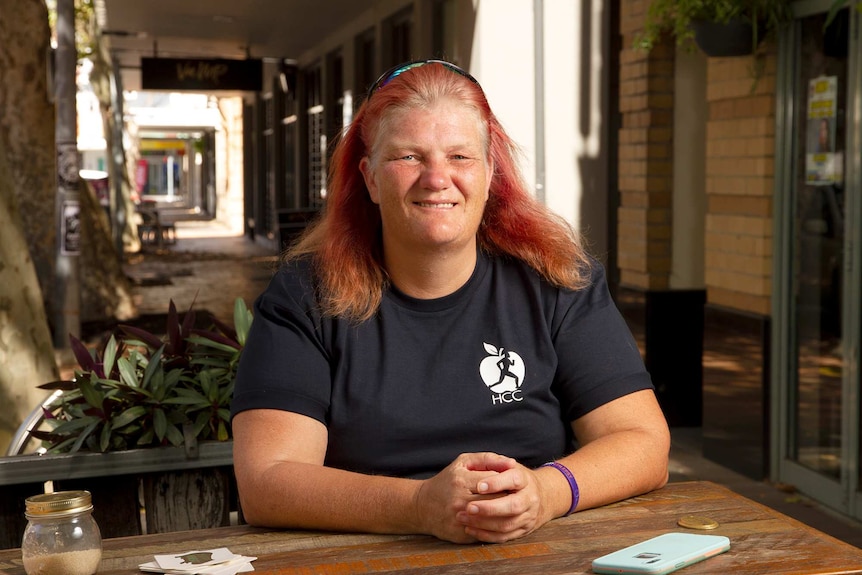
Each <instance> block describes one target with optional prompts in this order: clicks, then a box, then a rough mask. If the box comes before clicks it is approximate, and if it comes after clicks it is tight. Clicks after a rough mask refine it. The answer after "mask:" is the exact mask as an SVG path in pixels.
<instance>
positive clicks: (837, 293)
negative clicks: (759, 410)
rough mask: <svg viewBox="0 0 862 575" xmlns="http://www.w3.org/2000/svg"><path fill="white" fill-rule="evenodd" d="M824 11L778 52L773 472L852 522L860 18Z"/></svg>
mask: <svg viewBox="0 0 862 575" xmlns="http://www.w3.org/2000/svg"><path fill="white" fill-rule="evenodd" d="M830 3H831V2H829V1H826V2H823V3H821V5H817V3H812V2H807V3H806V5H808V6H811V5H812V4H814V5H817V6H816V7H817V8H818V9H819V12H814V13H812V14H808V15H801V16H802V17H801V18H800V19H799V20H798V21H797V23H796V24H795V26H794V27H793V30H792V31H791V32H788V34H786V35H785V37H784V38H783V40H782V42H781V49H780V58H779V60H780V62H779V68H780V69H781V70H782V71H781V72H780V73H779V85H778V94H779V97H778V102H779V108H778V118H777V120H778V129H777V138H778V142H779V146H778V150H779V151H778V154H777V157H776V161H777V163H776V174H777V176H776V177H777V185H776V205H775V210H776V241H775V247H776V249H775V254H776V256H775V257H776V275H775V278H776V281H775V286H774V293H775V297H774V310H775V314H774V315H775V319H776V321H775V325H776V337H775V340H774V341H775V344H774V347H773V350H774V352H775V353H774V356H775V357H774V360H775V361H774V363H773V367H774V369H773V383H772V390H773V392H774V393H773V398H774V400H773V408H774V410H773V413H774V414H775V415H777V417H776V419H777V424H775V425H773V430H774V433H773V437H775V438H777V439H776V440H774V441H773V466H772V467H773V469H772V473H773V476H774V478H775V479H777V480H779V481H781V482H785V483H790V484H793V485H795V486H796V487H797V488H799V489H800V490H801V491H802V492H803V493H806V494H808V495H810V496H812V497H814V498H815V499H817V500H819V501H821V502H822V503H824V504H826V505H828V506H830V507H833V508H835V509H837V510H839V511H842V512H844V513H848V514H857V511H856V509H855V507H856V501H857V500H859V499H860V498H859V497H857V496H856V495H855V493H856V492H857V490H858V486H859V484H860V477H859V471H858V470H859V460H860V452H859V449H860V447H859V429H860V427H859V407H860V406H859V399H858V398H859V387H860V385H859V383H860V382H859V367H858V361H857V359H856V358H858V349H859V319H858V316H859V309H860V302H859V300H860V295H859V285H860V277H859V276H860V271H859V269H860V266H859V256H858V252H859V248H858V246H859V239H858V237H859V228H860V227H862V218H860V217H858V215H854V214H856V212H858V211H859V184H858V173H859V167H858V165H857V164H858V158H857V156H858V152H857V151H854V150H858V149H859V148H858V143H857V140H858V133H859V116H858V110H857V109H856V107H858V100H859V97H860V90H859V78H858V74H856V73H855V66H858V57H857V55H856V54H857V53H858V46H859V45H858V41H856V40H851V38H852V36H851V34H850V31H851V29H855V27H856V25H857V23H856V20H857V19H858V16H857V15H856V14H855V13H853V12H851V11H850V10H849V9H845V10H843V11H841V12H839V13H838V14H837V16H836V17H835V18H834V20H832V21H831V22H829V23H828V24H827V15H826V10H827V9H828V7H829V4H830ZM854 246H856V249H855V250H854V249H853V248H854Z"/></svg>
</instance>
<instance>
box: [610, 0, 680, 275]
mask: <svg viewBox="0 0 862 575" xmlns="http://www.w3.org/2000/svg"><path fill="white" fill-rule="evenodd" d="M646 6H647V2H646V1H645V0H622V1H621V4H620V32H621V34H622V53H621V54H620V114H621V128H620V133H619V167H618V169H619V190H620V207H619V209H618V214H617V215H618V219H619V226H618V230H619V231H618V238H617V239H618V265H619V268H620V283H621V284H622V285H625V286H629V287H635V288H638V289H643V290H662V289H667V288H668V285H669V279H670V266H671V244H670V239H671V227H670V226H671V211H670V210H671V191H672V182H673V147H672V137H673V104H674V102H673V70H674V66H673V58H674V48H673V45H672V44H671V43H670V42H665V43H663V44H661V45H657V46H656V47H655V48H654V49H653V50H651V51H650V52H649V53H644V52H640V51H637V50H634V49H633V48H632V46H633V43H634V39H635V36H636V35H637V33H638V32H639V31H640V30H641V28H642V27H643V19H644V15H645V11H646Z"/></svg>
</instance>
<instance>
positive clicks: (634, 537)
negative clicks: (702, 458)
mask: <svg viewBox="0 0 862 575" xmlns="http://www.w3.org/2000/svg"><path fill="white" fill-rule="evenodd" d="M683 515H705V516H708V517H711V518H713V519H715V520H716V521H718V522H719V523H720V526H719V527H718V528H717V529H715V530H712V531H705V532H704V531H701V532H700V533H714V534H718V535H726V536H727V537H729V538H730V541H731V548H730V551H728V552H727V553H724V554H722V555H719V556H718V557H713V558H711V559H708V560H706V561H704V562H702V563H698V564H696V565H692V566H689V567H686V568H685V569H683V570H681V571H680V574H681V575H690V574H693V573H721V574H723V575H726V574H729V573H733V574H745V573H762V574H770V575H775V574H781V573H787V574H789V573H793V574H795V575H798V574H805V573H821V574H822V573H860V574H862V549H858V548H856V547H853V546H852V545H848V544H847V543H844V542H842V541H839V540H837V539H834V538H832V537H830V536H829V535H826V534H824V533H822V532H820V531H817V530H816V529H812V528H811V527H808V526H806V525H804V524H802V523H800V522H798V521H796V520H794V519H791V518H790V517H787V516H786V515H783V514H781V513H778V512H777V511H774V510H772V509H770V508H768V507H765V506H763V505H761V504H759V503H757V502H754V501H751V500H750V499H747V498H745V497H742V496H741V495H738V494H736V493H733V492H732V491H730V490H728V489H726V488H725V487H722V486H719V485H716V484H714V483H711V482H705V481H692V482H681V483H671V484H668V485H667V486H666V487H664V488H663V489H660V490H658V491H655V492H652V493H650V494H647V495H644V496H641V497H635V498H633V499H628V500H626V501H622V502H620V503H616V504H613V505H609V506H607V507H602V508H599V509H592V510H588V511H584V512H581V513H576V514H574V515H572V516H570V517H567V518H562V519H557V520H555V521H552V522H550V523H548V524H547V525H545V526H544V527H542V528H541V529H539V530H538V531H536V532H535V533H533V534H531V535H529V536H527V537H524V538H522V539H518V540H516V541H511V542H509V543H505V544H475V545H455V544H452V543H446V542H444V541H440V540H438V539H435V538H433V537H426V536H392V535H367V534H343V533H322V532H310V531H284V530H273V529H261V528H255V527H249V526H247V525H242V526H234V527H218V528H213V529H201V530H197V531H182V532H176V533H166V534H158V535H140V536H135V537H118V538H116V539H106V540H105V541H104V545H103V547H104V552H103V556H102V563H101V565H100V569H99V573H100V574H110V575H131V574H135V573H140V571H138V569H137V566H138V564H140V563H144V562H147V561H152V558H153V555H154V554H156V553H166V552H176V553H179V552H185V551H192V550H203V549H213V548H216V547H227V548H229V549H230V550H231V551H233V552H234V553H239V554H242V555H247V556H254V557H258V559H257V560H256V561H255V562H254V563H253V565H254V568H255V572H256V573H259V574H270V575H274V574H285V575H286V574H291V573H303V574H309V575H311V574H319V573H326V574H342V573H343V574H347V573H350V574H356V573H413V574H431V573H433V574H441V573H442V574H471V575H472V574H475V573H493V574H494V575H507V574H510V573H511V574H518V575H522V574H532V573H539V574H541V575H553V574H557V573H590V572H591V567H590V566H591V562H592V560H593V559H595V558H596V557H599V556H600V555H604V554H605V553H608V552H610V551H614V550H616V549H619V548H621V547H625V546H627V545H631V544H633V543H636V542H638V541H642V540H644V539H648V538H650V537H653V536H655V535H660V534H661V533H666V532H669V531H686V529H683V528H681V527H678V526H677V524H676V522H677V519H679V518H680V517H681V516H683ZM0 573H3V574H6V575H23V574H24V569H23V567H21V554H20V550H18V549H8V550H4V551H0Z"/></svg>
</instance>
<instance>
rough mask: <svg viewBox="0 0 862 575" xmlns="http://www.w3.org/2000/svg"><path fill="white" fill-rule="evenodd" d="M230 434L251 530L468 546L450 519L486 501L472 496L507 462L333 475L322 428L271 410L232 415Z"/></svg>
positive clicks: (489, 457) (492, 459) (479, 457)
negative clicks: (411, 473) (432, 472)
mask: <svg viewBox="0 0 862 575" xmlns="http://www.w3.org/2000/svg"><path fill="white" fill-rule="evenodd" d="M233 434H234V454H233V455H234V470H235V473H236V479H237V485H238V487H239V494H240V502H241V505H242V512H243V515H244V517H245V519H246V521H248V522H249V523H250V524H252V525H265V526H269V527H293V528H304V529H325V530H333V531H354V532H357V531H361V532H368V533H426V534H431V535H435V536H436V537H439V538H441V539H446V540H449V541H454V542H458V543H467V542H472V541H475V539H474V538H473V537H471V536H469V535H467V533H466V532H465V529H464V525H463V524H462V523H461V522H460V521H458V520H457V518H456V515H457V513H458V512H459V511H461V510H463V509H464V508H466V505H467V504H468V502H471V501H478V500H481V499H485V498H488V497H489V496H488V495H482V494H479V493H477V492H476V484H477V483H478V482H479V481H480V479H482V478H487V477H489V476H490V475H494V474H496V473H497V470H498V469H505V468H507V467H508V466H510V465H512V464H513V463H514V461H513V460H511V459H510V458H508V457H502V456H499V455H495V454H467V455H463V456H460V457H458V458H457V459H456V460H455V461H454V462H453V463H452V464H450V465H449V466H448V467H447V468H446V469H444V470H443V471H441V472H440V473H439V474H437V475H436V476H434V477H433V478H431V479H427V480H423V481H420V480H415V479H399V478H393V477H384V476H377V475H365V474H360V473H353V472H349V471H343V470H339V469H334V468H331V467H326V466H324V465H323V461H324V455H325V453H326V445H327V432H326V427H325V426H324V425H323V424H322V423H320V422H319V421H317V420H315V419H313V418H310V417H306V416H304V415H298V414H295V413H291V412H286V411H281V410H274V409H252V410H248V411H243V412H241V413H239V414H237V415H236V416H235V417H234V420H233ZM490 497H497V495H496V494H494V495H490Z"/></svg>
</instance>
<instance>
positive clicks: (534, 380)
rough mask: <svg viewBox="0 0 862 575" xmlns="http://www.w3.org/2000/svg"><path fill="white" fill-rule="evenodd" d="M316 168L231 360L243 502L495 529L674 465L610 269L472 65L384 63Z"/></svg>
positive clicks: (432, 526)
mask: <svg viewBox="0 0 862 575" xmlns="http://www.w3.org/2000/svg"><path fill="white" fill-rule="evenodd" d="M327 189H328V191H329V196H328V197H327V205H326V209H325V210H324V213H323V215H322V219H320V221H319V222H317V223H316V225H314V226H313V227H311V228H310V229H309V230H308V231H307V233H306V234H305V235H304V236H303V237H302V238H301V239H300V241H299V242H298V243H297V244H296V245H295V246H294V247H292V248H291V249H290V250H289V251H288V252H287V254H286V258H285V263H284V265H282V267H281V269H280V270H279V272H278V274H277V275H276V276H275V278H274V279H273V281H272V283H271V284H270V286H269V287H268V288H267V290H266V291H265V292H264V294H262V295H261V297H260V298H258V300H257V301H256V302H255V319H254V322H253V325H252V329H251V333H250V334H249V338H248V341H247V343H246V346H245V349H244V351H243V355H242V359H241V363H240V368H239V373H238V376H237V384H236V390H235V394H234V401H233V404H232V413H233V415H234V418H233V432H234V467H235V471H236V477H237V482H238V486H239V490H240V497H241V504H242V509H243V513H244V515H245V518H246V520H247V521H248V522H249V523H252V524H260V525H268V526H276V527H277V526H285V527H301V528H315V529H329V530H338V531H364V532H384V533H427V534H432V535H435V536H437V537H439V538H441V539H445V540H449V541H454V542H459V543H468V542H474V541H485V542H502V541H507V540H511V539H514V538H518V537H521V536H523V535H526V534H528V533H530V532H532V531H534V530H535V529H537V528H539V527H540V526H542V525H543V524H545V523H546V522H548V521H549V520H551V519H553V518H555V517H559V516H562V515H565V514H568V513H571V512H574V511H577V510H581V509H587V508H590V507H594V506H598V505H603V504H606V503H610V502H613V501H617V500H619V499H623V498H626V497H629V496H633V495H636V494H640V493H643V492H646V491H649V490H652V489H655V488H658V487H661V486H662V485H664V483H665V482H666V481H667V459H668V451H669V434H668V429H667V424H666V422H665V420H664V417H663V415H662V412H661V410H660V409H659V407H658V404H657V402H656V398H655V394H654V391H653V388H652V384H651V383H650V379H649V376H648V375H647V373H646V371H645V369H644V366H643V362H642V361H641V358H640V354H639V352H638V350H637V346H636V345H635V343H634V341H633V338H632V337H631V334H630V333H629V332H628V330H627V328H626V326H625V323H624V322H623V320H622V318H621V317H620V315H619V312H618V311H617V309H616V307H615V306H614V304H613V302H612V300H611V299H610V296H609V293H608V290H607V284H606V281H605V277H604V272H603V269H602V267H601V265H600V264H599V263H598V262H596V261H595V260H593V259H592V258H590V257H589V256H588V255H587V254H586V253H585V252H584V250H583V249H582V248H581V246H580V244H579V242H578V239H577V237H576V235H575V234H574V232H573V231H572V230H571V228H570V227H569V226H568V225H567V224H566V223H565V222H564V221H563V220H562V219H560V218H558V217H556V216H554V215H553V214H552V213H551V212H550V211H549V210H547V209H546V208H545V207H544V206H542V205H541V204H539V203H538V202H536V201H535V200H534V199H533V198H532V197H531V196H530V194H529V193H528V192H527V189H526V187H525V185H524V184H523V182H522V181H521V179H520V177H519V175H518V173H517V168H516V161H515V154H514V145H513V143H512V141H511V140H510V139H509V137H508V136H507V135H506V134H505V132H504V131H503V129H502V127H501V126H500V124H499V122H498V121H497V119H496V118H495V117H494V115H493V113H492V112H491V110H490V108H489V106H488V103H487V100H486V99H485V96H484V94H483V92H482V89H481V88H480V87H479V84H478V83H477V82H476V80H475V79H474V78H472V77H471V76H470V75H469V74H467V73H466V72H464V71H463V70H461V69H459V68H457V67H455V66H453V65H451V64H449V63H446V62H440V61H423V62H414V63H410V64H407V65H403V66H400V67H397V68H395V69H393V70H390V71H389V72H387V73H386V74H384V75H383V76H381V78H380V79H379V80H378V81H377V82H376V83H375V85H374V86H373V87H372V89H371V90H370V92H369V97H368V98H367V100H366V101H365V103H364V104H363V106H362V108H361V109H360V110H359V112H358V113H357V115H356V118H355V121H354V123H353V124H352V125H351V126H350V128H349V129H348V130H347V131H346V132H345V134H344V135H343V137H342V139H341V140H340V141H339V142H338V144H337V146H336V148H335V150H334V153H333V156H332V162H331V165H330V182H329V186H328V188H327ZM576 443H577V444H578V445H579V448H578V449H575V444H576Z"/></svg>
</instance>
